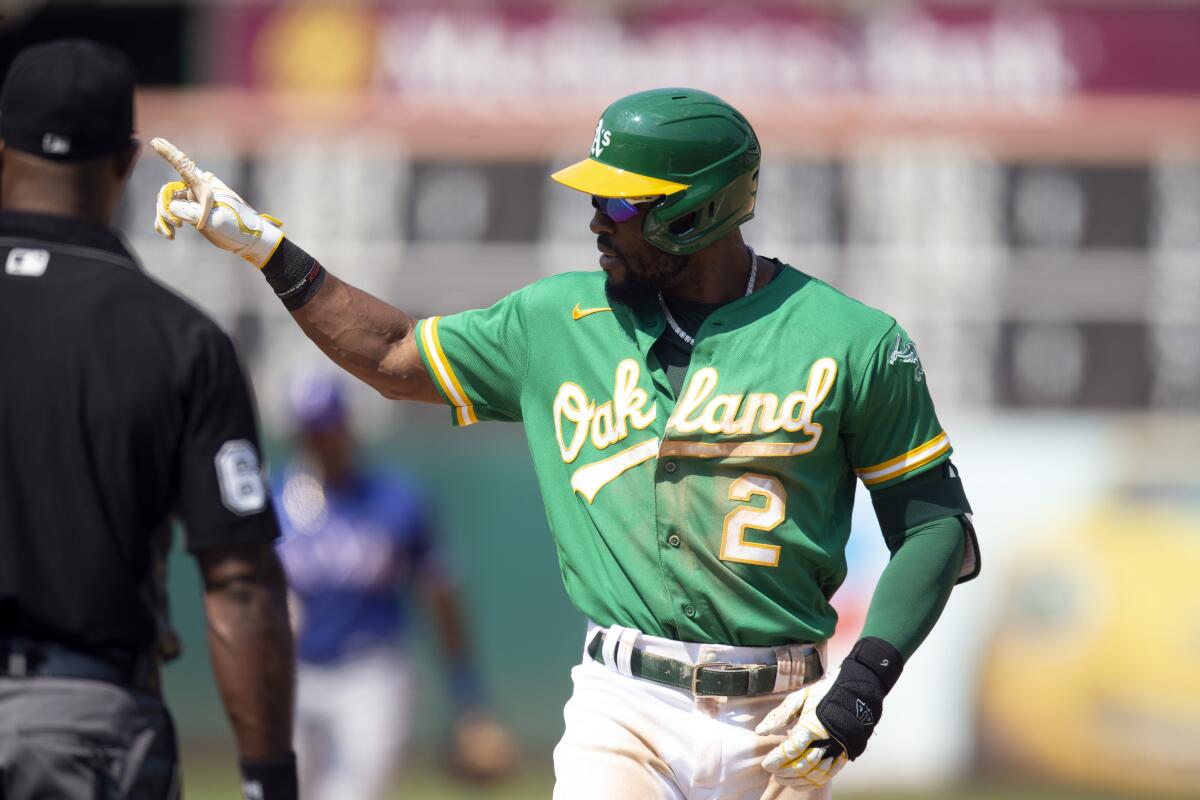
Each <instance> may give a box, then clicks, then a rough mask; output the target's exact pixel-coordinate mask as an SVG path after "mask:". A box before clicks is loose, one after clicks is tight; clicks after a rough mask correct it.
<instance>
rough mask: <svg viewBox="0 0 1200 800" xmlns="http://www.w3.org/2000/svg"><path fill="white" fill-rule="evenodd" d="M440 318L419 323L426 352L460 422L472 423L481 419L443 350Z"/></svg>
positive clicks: (464, 423)
mask: <svg viewBox="0 0 1200 800" xmlns="http://www.w3.org/2000/svg"><path fill="white" fill-rule="evenodd" d="M439 319H441V317H430V318H429V319H423V320H421V321H420V323H418V324H419V325H420V328H421V344H423V345H424V346H425V354H426V355H427V356H428V357H429V363H430V364H432V365H433V377H434V379H435V380H437V383H438V386H440V387H442V392H443V393H445V395H446V397H448V398H450V403H451V404H452V405H453V406H454V413H455V415H456V416H457V418H458V424H459V425H471V424H473V423H475V422H478V421H479V420H478V418H477V417H476V416H475V408H474V406H472V405H471V401H470V400H469V399H468V398H467V393H466V392H465V391H463V388H462V384H461V383H459V382H458V376H457V375H455V374H454V368H453V367H451V366H450V360H449V359H447V358H446V353H445V352H444V351H443V350H442V343H441V340H440V339H439V338H438V332H437V324H438V320H439Z"/></svg>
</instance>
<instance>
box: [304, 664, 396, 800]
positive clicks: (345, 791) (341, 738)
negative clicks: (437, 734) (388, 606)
mask: <svg viewBox="0 0 1200 800" xmlns="http://www.w3.org/2000/svg"><path fill="white" fill-rule="evenodd" d="M296 677H297V680H296V760H297V765H298V767H299V772H300V796H301V797H304V798H307V800H383V798H386V797H389V796H390V795H391V791H392V788H393V785H394V782H395V780H396V774H397V768H398V766H399V764H400V761H401V756H402V754H403V751H404V745H405V742H406V740H407V738H408V731H409V711H410V709H411V703H412V697H411V696H410V695H411V691H410V687H409V668H408V662H407V660H406V659H405V658H404V656H403V655H402V654H401V653H400V651H399V650H398V649H396V648H395V647H378V648H374V649H371V650H368V651H364V652H362V653H357V654H355V655H354V656H352V657H349V658H347V659H346V660H345V661H344V662H340V663H338V664H336V665H332V666H317V665H314V664H305V663H303V662H301V664H300V665H299V668H298V669H297V676H296Z"/></svg>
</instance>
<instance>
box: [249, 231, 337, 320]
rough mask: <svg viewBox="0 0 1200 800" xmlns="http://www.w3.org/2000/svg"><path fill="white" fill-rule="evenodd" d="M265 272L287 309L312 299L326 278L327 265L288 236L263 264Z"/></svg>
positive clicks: (294, 307) (294, 308)
mask: <svg viewBox="0 0 1200 800" xmlns="http://www.w3.org/2000/svg"><path fill="white" fill-rule="evenodd" d="M262 274H263V277H264V278H266V279H267V283H269V284H271V288H272V289H274V290H275V296H276V297H278V298H279V299H280V300H282V301H283V305H284V306H285V307H286V308H287V310H288V311H295V310H296V309H298V308H300V307H301V306H302V305H304V304H305V303H307V302H308V301H309V300H311V299H313V296H314V295H315V294H316V293H317V292H318V291H319V290H320V288H321V284H322V283H324V282H325V268H324V267H322V266H321V264H320V263H319V262H318V261H317V260H316V259H315V258H313V257H312V256H310V255H309V254H308V253H306V252H304V251H303V250H301V249H300V248H299V247H297V246H296V245H294V244H292V243H291V241H290V240H289V239H287V238H286V237H284V239H282V240H281V241H280V242H279V247H277V248H275V253H274V255H272V256H271V257H270V258H269V259H268V260H267V263H266V264H263V268H262Z"/></svg>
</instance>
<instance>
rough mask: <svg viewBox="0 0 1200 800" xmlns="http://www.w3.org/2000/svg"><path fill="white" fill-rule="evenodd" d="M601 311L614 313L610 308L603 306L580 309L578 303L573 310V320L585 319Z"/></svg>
mask: <svg viewBox="0 0 1200 800" xmlns="http://www.w3.org/2000/svg"><path fill="white" fill-rule="evenodd" d="M601 311H612V309H611V308H609V307H608V306H602V307H598V308H580V307H579V303H576V304H575V307H574V308H572V309H571V319H576V320H578V319H583V318H584V317H586V316H587V315H588V314H599V313H600V312H601Z"/></svg>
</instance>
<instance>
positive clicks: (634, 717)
mask: <svg viewBox="0 0 1200 800" xmlns="http://www.w3.org/2000/svg"><path fill="white" fill-rule="evenodd" d="M155 147H156V149H158V151H159V152H160V153H161V154H163V155H164V156H165V157H166V158H167V159H168V160H169V161H170V162H171V163H172V164H173V165H174V166H175V167H176V169H177V170H178V171H179V173H180V175H181V177H182V178H183V180H182V181H177V182H173V183H171V184H168V185H167V186H165V187H164V188H163V191H162V195H161V197H160V199H159V204H158V208H157V213H156V223H155V224H156V226H157V227H158V229H159V230H160V231H162V232H163V233H165V234H167V235H173V234H174V232H175V231H176V229H177V228H179V227H180V226H182V225H184V224H189V225H192V226H195V227H196V228H197V229H198V230H199V231H200V232H201V233H202V234H203V235H204V236H206V237H207V238H208V239H209V240H210V241H211V242H213V243H214V244H216V245H217V246H218V247H222V248H224V249H226V250H229V251H232V252H234V253H237V254H239V255H241V256H242V257H243V258H245V259H246V260H248V261H250V262H251V263H252V264H254V265H255V266H257V267H259V268H260V269H261V270H262V272H263V275H264V277H265V278H266V279H267V282H268V283H269V284H270V285H271V286H272V288H273V289H274V291H275V293H276V294H277V295H278V296H279V297H280V298H281V299H282V301H283V303H284V305H285V306H286V307H287V308H288V309H290V310H291V312H292V314H293V317H294V319H295V320H296V321H297V323H298V324H299V325H300V326H301V328H303V330H304V331H305V333H306V334H307V335H308V336H309V337H310V338H311V339H312V340H313V341H314V342H316V344H317V345H318V346H319V347H321V348H322V350H324V351H325V353H326V354H328V355H329V356H330V357H331V358H332V359H333V360H334V361H336V362H337V363H338V364H340V365H341V366H343V367H344V368H345V369H347V370H348V371H350V372H351V373H353V374H354V375H356V376H358V377H360V378H361V379H363V380H364V381H366V382H367V383H369V384H370V385H372V386H373V387H375V388H376V389H378V390H379V391H380V392H381V393H382V394H383V395H385V396H387V397H392V398H397V399H410V400H422V401H427V402H435V403H437V402H441V403H446V404H448V405H449V406H450V411H451V417H452V420H453V423H454V424H455V425H458V426H464V425H471V424H473V423H475V422H477V421H479V420H509V421H521V422H523V423H524V424H525V430H526V434H527V436H528V439H529V445H530V450H531V452H532V454H533V461H534V466H535V469H536V472H537V476H538V481H539V484H540V486H541V491H542V496H543V499H544V501H545V505H546V510H547V515H548V517H549V521H550V528H551V530H552V531H553V534H554V540H555V544H556V546H557V548H558V556H559V562H560V565H561V569H562V574H563V580H564V582H565V584H566V589H567V592H568V594H569V595H570V597H571V599H572V601H573V602H574V604H575V605H576V607H577V608H579V610H580V611H582V612H583V613H584V614H585V615H586V616H587V617H588V619H589V620H590V623H589V626H588V631H587V634H586V639H585V643H584V654H583V657H582V662H581V663H580V664H579V666H577V667H575V668H574V670H573V679H574V692H573V695H572V697H571V699H570V701H569V702H568V703H567V706H566V710H565V718H566V730H565V732H564V735H563V738H562V740H561V741H560V743H559V744H558V746H557V748H556V749H555V753H554V763H555V773H556V781H557V782H556V787H555V797H559V798H570V799H571V800H578V798H612V797H638V798H650V797H654V798H715V797H722V798H766V797H771V798H776V797H799V796H808V797H822V796H828V791H829V782H830V780H831V779H832V778H833V776H834V775H836V774H837V772H838V771H839V770H840V769H842V768H843V767H844V765H845V763H846V761H847V760H849V759H854V758H857V757H858V756H860V755H862V753H863V751H864V750H865V749H866V746H867V742H868V739H869V737H870V735H871V733H872V732H873V731H874V729H875V726H876V725H877V724H878V722H879V720H880V714H881V712H882V710H883V701H884V698H885V696H886V695H887V694H888V692H889V691H890V690H891V689H892V687H893V686H894V685H895V683H896V681H897V680H898V679H899V678H900V675H901V672H902V670H903V668H904V664H905V662H906V661H907V660H908V659H909V658H910V657H911V655H912V653H913V652H914V650H915V649H916V648H917V646H918V645H919V644H920V642H921V641H922V640H923V639H924V637H925V636H926V634H927V633H928V632H929V630H930V628H931V627H932V625H933V624H934V623H935V621H936V620H937V618H938V616H939V615H940V613H941V611H942V608H943V607H944V605H945V603H946V601H947V598H948V596H949V594H950V591H951V589H952V587H953V586H954V584H955V583H956V582H957V581H960V580H965V579H967V578H970V577H973V576H974V575H975V574H976V572H977V568H978V563H979V561H978V548H977V546H976V543H975V537H974V533H973V528H972V526H971V523H970V516H969V515H970V507H969V505H968V503H967V500H966V497H965V495H964V493H963V489H962V484H961V481H960V480H959V478H958V475H957V472H956V470H955V469H954V467H953V466H952V465H951V463H950V461H949V459H950V455H951V447H950V441H949V438H948V437H947V434H946V433H945V431H943V430H942V428H941V425H940V424H939V423H938V420H937V417H936V415H935V414H934V410H933V404H932V401H931V400H930V395H929V389H928V386H929V384H928V378H927V376H926V375H925V372H924V370H923V368H922V366H921V363H920V360H919V358H918V356H917V351H916V348H915V346H914V345H913V343H912V341H911V340H910V339H909V337H908V334H907V333H906V332H905V331H904V329H903V328H901V327H900V326H899V325H898V324H897V323H896V321H895V320H893V319H892V318H891V317H889V316H887V315H886V314H884V313H882V312H879V311H876V310H875V309H872V308H869V307H867V306H864V305H862V304H860V303H858V302H856V301H854V300H852V299H850V298H848V297H846V296H845V295H843V294H841V293H840V292H838V291H836V290H835V289H833V288H832V287H830V286H828V285H826V284H824V283H822V282H821V281H819V280H816V279H815V278H812V277H810V276H808V275H806V274H804V273H803V272H801V271H800V270H798V269H795V268H794V267H791V266H789V265H787V264H785V263H784V262H782V261H780V260H778V259H773V258H767V257H764V256H760V255H758V254H756V253H755V252H754V251H753V250H752V249H751V248H750V247H749V246H748V245H747V244H746V243H745V242H744V241H743V239H742V235H741V231H740V227H739V226H740V225H741V224H742V223H744V222H746V221H747V220H749V219H750V218H751V217H752V216H753V213H754V202H755V193H756V190H757V185H758V170H759V157H760V152H759V143H758V139H757V137H756V136H755V134H754V131H753V129H752V128H751V126H750V124H749V123H748V122H747V121H746V119H745V118H744V117H743V116H742V115H741V114H740V113H738V112H737V111H736V110H735V109H734V108H732V107H731V106H729V105H728V104H727V103H725V102H724V101H722V100H721V99H719V98H717V97H714V96H713V95H710V94H707V93H705V92H701V91H697V90H694V89H677V88H668V89H657V90H652V91H647V92H641V93H638V94H634V95H630V96H628V97H625V98H622V99H620V100H618V101H617V102H615V103H613V104H612V105H611V106H609V107H608V108H607V109H606V110H605V111H604V113H603V115H602V116H601V118H600V120H599V122H598V123H597V124H596V128H595V131H594V134H593V136H592V140H591V149H590V153H589V155H588V157H587V158H585V159H584V160H582V161H580V162H579V163H577V164H574V165H572V166H569V167H567V168H566V169H564V170H561V171H559V172H557V173H555V174H554V175H553V176H552V177H553V178H554V179H555V180H557V181H559V182H560V183H562V184H565V185H566V186H569V187H571V188H573V189H577V190H579V191H582V192H584V193H587V194H589V195H591V198H592V204H593V206H594V208H595V211H594V213H593V215H592V219H591V230H592V232H593V233H595V234H596V245H597V248H598V249H599V251H600V254H601V255H600V259H599V261H600V267H601V271H588V272H572V273H566V274H562V275H558V276H555V277H552V278H548V279H545V280H542V281H539V282H537V283H534V284H532V285H530V286H527V287H525V288H523V289H521V290H520V291H517V292H515V293H514V294H512V295H510V296H508V297H506V298H504V299H502V300H500V301H499V302H498V303H497V304H496V305H494V306H492V307H491V308H488V309H485V310H477V311H468V312H465V313H462V314H456V315H453V316H445V317H436V316H435V317H431V318H428V319H422V320H415V319H413V318H412V317H410V316H409V315H407V314H405V313H404V312H403V311H400V310H398V309H397V308H395V307H393V306H391V305H389V304H388V303H385V302H384V301H382V300H380V299H378V298H376V297H372V296H370V295H368V294H366V293H364V292H362V291H360V290H358V289H356V288H354V287H353V286H350V285H348V284H346V283H344V282H343V281H341V280H339V279H338V278H337V277H336V276H335V275H333V273H332V272H330V271H328V270H327V269H325V267H324V266H323V265H321V264H320V263H319V262H318V261H316V260H315V259H314V258H313V257H312V256H310V255H308V254H307V253H305V252H304V251H303V250H301V249H300V248H299V247H298V246H297V245H295V244H294V243H293V242H292V241H291V240H290V239H287V238H284V235H283V233H282V231H281V230H280V228H279V227H278V226H276V225H274V224H272V223H271V221H270V220H269V219H268V218H266V217H264V216H263V215H260V214H258V213H257V212H255V211H254V210H253V209H252V208H251V207H250V206H249V205H248V204H247V203H246V202H245V201H244V200H243V199H242V198H240V197H239V196H238V195H236V194H235V193H233V192H232V191H230V190H229V189H228V188H226V187H225V186H224V185H223V184H221V183H220V182H219V181H218V180H217V179H215V178H214V177H212V176H211V175H209V174H208V173H202V172H200V171H199V170H198V169H197V168H196V166H195V165H194V164H193V163H192V162H191V161H190V160H188V159H187V158H186V157H185V156H184V155H183V154H182V153H180V152H179V151H178V150H177V149H175V148H174V147H173V146H172V145H170V144H169V143H166V142H162V141H158V142H157V143H156V144H155ZM858 480H860V481H861V482H862V483H863V484H864V485H865V486H866V487H867V488H868V489H869V490H870V492H871V498H872V501H873V503H874V505H875V508H876V511H877V514H878V517H879V521H880V525H881V527H882V530H883V534H884V537H885V538H886V540H887V543H888V545H889V547H890V549H891V551H892V553H893V555H892V558H891V561H890V562H889V564H888V566H887V568H886V569H885V571H884V573H883V575H882V577H881V578H880V580H879V583H878V585H877V587H876V589H875V593H874V598H873V602H872V604H871V608H870V610H869V613H868V616H867V620H866V623H865V626H864V630H863V635H862V638H861V639H860V640H859V641H858V642H857V643H856V644H855V646H854V647H853V649H852V650H851V652H850V655H849V656H848V657H847V658H846V659H845V661H843V662H842V664H841V665H840V667H831V665H829V664H827V663H826V659H825V647H824V643H825V641H826V640H827V639H828V638H829V636H830V635H831V634H832V633H833V630H834V626H835V624H836V621H837V620H836V614H835V612H834V610H833V608H832V607H831V606H830V604H829V599H830V597H832V595H833V593H834V592H835V591H836V590H837V588H838V586H839V585H840V584H841V582H842V580H843V578H844V577H845V574H846V561H845V557H844V551H845V545H846V540H847V536H848V534H849V529H850V511H851V505H852V502H853V497H854V492H855V486H856V481H858ZM513 546H514V547H524V546H528V545H527V544H526V543H524V542H520V541H515V542H514V543H513ZM530 658H531V660H533V659H536V644H535V643H533V642H531V648H530ZM806 792H807V793H809V794H807V795H805V793H806Z"/></svg>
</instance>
